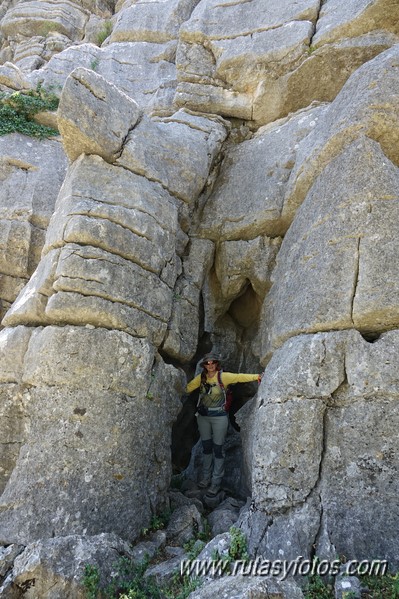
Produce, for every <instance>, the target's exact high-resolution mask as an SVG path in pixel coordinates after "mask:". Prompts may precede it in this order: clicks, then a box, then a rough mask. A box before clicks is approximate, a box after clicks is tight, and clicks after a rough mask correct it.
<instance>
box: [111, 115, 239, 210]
mask: <svg viewBox="0 0 399 599" xmlns="http://www.w3.org/2000/svg"><path fill="white" fill-rule="evenodd" d="M175 117H176V118H173V120H172V119H168V120H167V121H166V122H162V121H161V120H158V121H157V122H154V121H151V120H150V119H148V118H146V117H143V119H142V120H141V121H140V123H139V124H138V125H137V126H136V127H135V128H134V129H133V130H132V131H131V132H130V133H129V135H128V138H127V140H126V143H125V145H124V148H123V151H122V154H121V157H120V158H119V159H118V160H117V164H118V165H121V166H123V167H124V168H127V169H129V170H131V171H133V172H134V173H137V174H139V175H143V176H145V177H146V178H147V179H149V180H150V181H157V182H158V183H160V184H161V185H162V186H163V187H164V188H166V189H167V190H168V191H169V193H171V194H172V195H174V196H176V197H178V198H179V199H181V200H183V201H185V202H187V203H189V204H193V203H194V201H195V200H196V199H197V197H198V196H199V194H200V192H201V191H202V189H203V188H204V186H205V184H206V181H207V178H208V175H209V173H210V170H211V168H212V166H213V161H214V159H215V158H216V156H217V155H218V153H219V151H220V147H221V144H222V142H223V141H224V139H225V138H226V135H227V131H226V127H225V126H224V124H223V121H222V120H208V121H207V122H206V126H205V127H204V121H205V119H204V118H203V117H199V119H198V123H196V122H195V121H196V119H195V117H192V116H191V117H190V116H189V124H188V123H187V124H186V123H185V122H184V120H185V119H184V113H183V114H182V115H180V114H179V113H177V115H175Z"/></svg>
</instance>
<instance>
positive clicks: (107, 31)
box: [93, 21, 112, 70]
mask: <svg viewBox="0 0 399 599" xmlns="http://www.w3.org/2000/svg"><path fill="white" fill-rule="evenodd" d="M111 33H112V22H111V21H105V23H104V27H103V28H102V29H101V31H100V32H99V33H98V34H97V44H98V45H99V46H101V45H102V44H103V43H104V42H105V40H106V39H107V37H109V36H110V35H111ZM93 70H94V69H93Z"/></svg>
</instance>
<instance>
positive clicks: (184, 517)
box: [166, 504, 203, 545]
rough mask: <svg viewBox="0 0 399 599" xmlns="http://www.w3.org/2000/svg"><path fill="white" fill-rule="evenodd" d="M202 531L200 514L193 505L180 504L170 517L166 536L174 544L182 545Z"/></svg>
mask: <svg viewBox="0 0 399 599" xmlns="http://www.w3.org/2000/svg"><path fill="white" fill-rule="evenodd" d="M202 531H203V524H202V520H201V514H200V513H199V511H198V510H197V508H196V507H195V505H194V504H191V505H182V506H180V507H179V508H178V509H177V510H175V511H174V512H173V513H172V515H171V517H170V520H169V523H168V526H167V528H166V538H167V540H168V541H169V542H170V541H172V542H173V543H175V544H176V545H183V544H184V543H187V541H189V540H190V539H192V538H193V537H195V536H196V534H197V533H198V532H202Z"/></svg>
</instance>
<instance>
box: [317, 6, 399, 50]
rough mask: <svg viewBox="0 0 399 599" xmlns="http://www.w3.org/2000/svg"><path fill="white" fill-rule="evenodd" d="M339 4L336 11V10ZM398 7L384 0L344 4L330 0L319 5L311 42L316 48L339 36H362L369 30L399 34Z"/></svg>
mask: <svg viewBox="0 0 399 599" xmlns="http://www.w3.org/2000/svg"><path fill="white" fill-rule="evenodd" d="M338 6H339V10H337V8H338ZM398 22H399V7H398V6H397V5H396V4H392V3H391V2H389V1H387V0H376V1H374V2H372V3H369V2H367V1H366V0H361V1H360V2H356V1H354V0H351V1H350V2H347V3H346V4H345V6H342V5H338V2H337V0H329V2H326V3H325V4H324V5H323V6H322V7H321V11H320V15H319V19H318V21H317V26H316V33H315V35H314V38H313V41H312V43H313V44H314V46H316V47H318V46H321V45H323V44H328V43H332V42H335V41H337V40H338V39H342V38H350V37H352V38H353V37H355V36H359V35H362V34H364V33H367V32H369V31H371V30H382V31H384V30H385V31H391V32H393V33H396V34H398V33H399V27H398Z"/></svg>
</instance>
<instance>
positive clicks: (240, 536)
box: [229, 526, 249, 560]
mask: <svg viewBox="0 0 399 599" xmlns="http://www.w3.org/2000/svg"><path fill="white" fill-rule="evenodd" d="M229 532H230V535H231V541H230V547H229V557H230V558H231V559H232V560H247V559H248V558H249V554H248V545H247V539H246V538H245V536H244V533H243V532H242V531H241V530H240V529H239V528H236V527H235V526H232V527H231V528H230V531H229Z"/></svg>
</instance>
